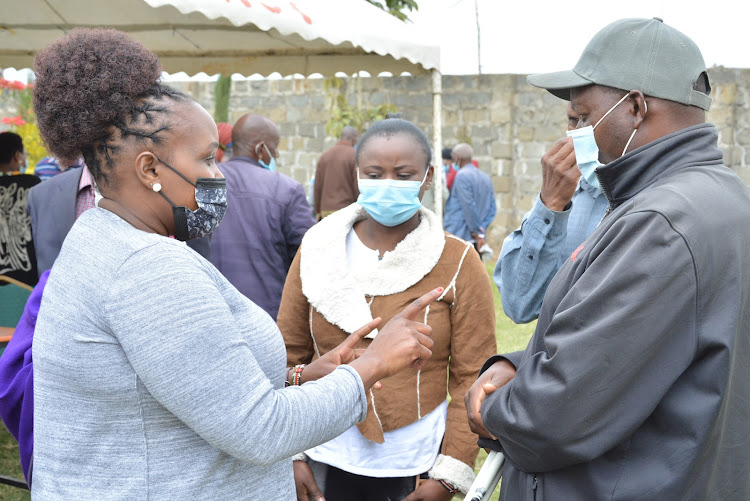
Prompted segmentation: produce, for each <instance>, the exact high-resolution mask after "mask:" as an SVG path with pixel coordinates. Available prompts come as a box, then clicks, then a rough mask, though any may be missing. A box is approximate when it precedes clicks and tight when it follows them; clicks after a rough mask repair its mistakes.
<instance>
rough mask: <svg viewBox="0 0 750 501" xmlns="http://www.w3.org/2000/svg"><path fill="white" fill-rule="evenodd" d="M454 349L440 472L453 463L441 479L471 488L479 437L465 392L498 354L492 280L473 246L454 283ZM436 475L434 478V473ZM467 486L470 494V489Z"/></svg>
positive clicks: (452, 309)
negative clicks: (471, 421)
mask: <svg viewBox="0 0 750 501" xmlns="http://www.w3.org/2000/svg"><path fill="white" fill-rule="evenodd" d="M450 350H451V351H450V353H451V356H450V362H449V366H448V391H449V393H450V396H451V401H450V403H449V404H448V417H447V420H446V427H445V438H444V439H443V446H442V450H441V454H442V455H443V456H444V457H443V458H440V459H439V461H440V464H437V465H436V467H435V468H434V470H436V469H439V468H441V466H442V467H443V468H445V467H447V466H448V465H449V464H451V463H453V467H452V470H453V471H454V476H453V477H451V476H450V475H442V476H440V475H438V476H437V477H436V478H444V479H445V480H447V481H450V482H451V483H454V485H457V486H460V485H461V484H462V483H463V484H465V483H466V482H467V481H468V486H466V485H465V487H466V488H467V489H468V487H469V486H471V481H472V480H473V476H474V473H473V470H474V461H475V460H476V457H477V453H478V452H479V448H478V447H477V438H478V437H477V436H476V435H475V434H474V433H472V431H471V430H470V429H469V421H468V419H467V418H466V406H465V405H464V395H465V394H466V392H467V391H468V389H469V387H470V386H471V385H472V384H473V383H474V381H475V380H476V378H477V375H478V374H479V370H480V368H481V367H482V364H483V363H484V361H485V360H486V359H487V358H488V357H489V356H491V355H493V354H495V353H496V352H497V343H496V341H495V307H494V303H493V297H492V288H491V285H490V280H489V277H488V276H487V270H486V269H485V267H484V265H483V264H482V262H481V261H480V259H479V256H478V255H477V253H476V252H475V251H474V249H473V247H472V246H471V245H469V244H467V246H466V249H465V253H464V255H463V257H462V262H461V265H460V271H459V273H458V276H457V278H456V281H455V285H454V302H453V306H452V307H451V348H450ZM445 456H447V458H445ZM449 458H452V459H453V460H454V461H450V460H449ZM455 460H458V461H455ZM459 461H460V463H458V462H459ZM457 463H458V464H457ZM462 466H463V467H462ZM462 473H463V475H462ZM430 475H431V476H433V475H434V471H431V472H430ZM462 477H463V478H465V479H466V480H465V481H464V482H462V481H461V478H462ZM462 490H463V491H464V492H466V489H462Z"/></svg>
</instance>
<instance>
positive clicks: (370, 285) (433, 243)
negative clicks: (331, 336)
mask: <svg viewBox="0 0 750 501" xmlns="http://www.w3.org/2000/svg"><path fill="white" fill-rule="evenodd" d="M419 215H420V222H419V226H417V228H416V229H414V231H412V232H411V233H409V234H408V235H406V237H405V238H404V239H403V240H402V241H401V242H400V243H399V244H398V245H397V246H396V248H395V249H394V250H393V251H392V252H387V253H386V254H385V256H383V260H382V261H380V262H379V263H378V267H377V268H376V269H375V270H372V271H370V272H367V273H361V274H357V275H356V276H355V275H352V274H350V273H349V268H348V267H347V264H346V236H347V235H348V234H349V231H350V230H351V229H352V226H353V225H354V223H356V222H357V221H360V220H362V219H364V218H365V217H366V212H365V210H364V208H363V207H362V206H361V205H359V204H356V203H354V204H352V205H350V206H348V207H345V208H343V209H341V210H339V211H337V212H335V213H333V214H331V215H330V216H328V217H326V218H325V219H323V220H322V221H321V222H320V223H318V224H316V225H315V226H313V227H312V228H310V230H309V231H308V232H307V234H306V235H305V237H304V238H303V239H302V245H301V247H300V249H301V251H300V252H301V256H300V278H301V280H302V293H303V294H304V295H305V297H307V300H308V302H309V303H310V304H311V305H312V306H313V307H314V308H315V309H316V310H317V311H318V312H319V313H320V314H321V315H323V317H324V318H325V319H326V320H327V321H328V322H330V323H331V324H334V325H337V326H338V327H340V328H341V329H342V330H344V331H346V332H349V333H352V332H354V331H355V330H357V329H359V328H360V327H362V326H363V325H364V324H366V323H367V322H369V321H370V320H372V313H371V312H370V306H369V304H368V301H367V298H366V297H365V296H387V295H390V294H397V293H399V292H403V291H405V290H406V289H408V288H409V287H411V286H412V285H414V284H415V283H417V282H419V281H420V280H421V279H422V278H423V277H424V276H425V275H427V274H428V273H429V272H430V271H431V270H432V269H433V268H434V267H435V265H436V264H437V262H438V260H439V259H440V256H441V255H442V253H443V247H444V246H445V233H444V232H443V229H442V227H441V225H440V222H439V221H438V218H437V216H435V214H434V213H432V212H430V211H429V210H427V209H424V208H421V209H420V211H419ZM376 334H377V331H373V332H372V333H371V334H369V335H368V336H367V337H375V335H376Z"/></svg>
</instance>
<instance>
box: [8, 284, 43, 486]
mask: <svg viewBox="0 0 750 501" xmlns="http://www.w3.org/2000/svg"><path fill="white" fill-rule="evenodd" d="M48 276H49V270H47V271H45V272H44V273H42V276H41V277H39V283H37V284H36V286H35V287H34V290H33V291H31V295H30V296H29V299H28V301H26V306H25V307H24V309H23V315H22V316H21V319H20V320H19V321H18V325H17V326H16V330H15V331H14V332H13V337H12V338H11V340H10V342H9V343H8V346H7V347H6V348H5V351H4V352H3V356H2V357H0V417H2V420H3V423H5V426H6V427H7V428H8V431H9V432H10V433H11V435H13V438H15V439H16V441H17V442H18V449H19V452H20V458H21V468H22V469H23V474H24V476H25V477H26V480H27V481H28V479H29V464H30V463H31V455H32V451H33V448H34V447H33V444H34V370H33V369H34V365H33V360H32V352H31V350H32V344H33V341H34V329H35V328H36V319H37V315H38V314H39V306H40V305H41V302H42V294H43V292H44V287H45V285H47V277H48Z"/></svg>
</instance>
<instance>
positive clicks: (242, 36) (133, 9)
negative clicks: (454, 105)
mask: <svg viewBox="0 0 750 501" xmlns="http://www.w3.org/2000/svg"><path fill="white" fill-rule="evenodd" d="M3 18H4V19H3V24H2V25H0V64H1V65H2V66H3V67H15V68H24V67H31V66H32V64H33V58H34V53H35V52H36V51H38V50H39V49H41V48H43V47H44V46H45V45H47V44H48V43H50V42H51V41H53V40H54V39H56V38H58V37H59V36H61V35H62V34H63V33H65V32H66V31H68V30H70V29H72V28H75V27H94V26H106V27H114V28H117V29H119V30H122V31H125V32H128V33H130V34H132V35H133V36H134V37H135V38H137V39H138V40H140V41H141V42H143V43H144V44H145V45H146V46H147V47H149V48H150V49H151V50H153V51H154V52H155V53H156V54H157V55H158V56H159V59H160V60H161V63H162V65H163V66H164V70H165V71H167V72H170V73H175V72H178V71H185V72H187V73H189V74H195V73H198V72H206V73H208V74H210V75H211V74H216V73H223V74H231V73H241V74H243V75H251V74H255V73H260V74H261V75H268V74H270V73H273V72H279V73H281V74H282V75H284V76H285V75H290V74H294V73H301V74H303V75H310V74H312V73H321V74H323V75H326V76H330V75H333V74H334V73H336V72H339V71H342V72H345V73H348V74H351V73H354V72H356V71H361V70H364V71H368V72H369V73H371V74H377V73H380V72H383V71H390V72H392V73H394V74H398V73H401V72H403V71H408V72H410V73H412V74H419V73H423V72H424V71H427V70H430V69H439V65H440V48H439V45H438V43H437V42H436V41H435V42H431V35H430V34H425V33H422V32H420V31H419V30H418V29H417V28H415V27H414V26H413V25H410V24H407V23H403V22H401V21H399V20H398V19H396V18H394V17H393V16H391V15H390V14H388V13H386V12H384V11H382V10H380V9H378V8H377V7H375V6H373V5H371V4H369V3H367V2H365V1H364V0H294V1H286V0H264V1H259V0H117V1H111V2H110V1H106V2H101V1H100V2H92V1H91V0H24V1H23V2H16V3H15V7H14V8H13V9H6V10H5V12H4V15H3Z"/></svg>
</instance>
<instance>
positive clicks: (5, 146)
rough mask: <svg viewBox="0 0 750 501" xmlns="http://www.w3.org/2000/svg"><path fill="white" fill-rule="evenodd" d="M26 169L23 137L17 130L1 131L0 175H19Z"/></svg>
mask: <svg viewBox="0 0 750 501" xmlns="http://www.w3.org/2000/svg"><path fill="white" fill-rule="evenodd" d="M25 169H26V150H25V149H24V147H23V139H22V138H21V136H19V135H18V134H16V133H15V132H1V133H0V175H4V176H17V175H19V174H21V173H22V172H23V171H24V170H25Z"/></svg>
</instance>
